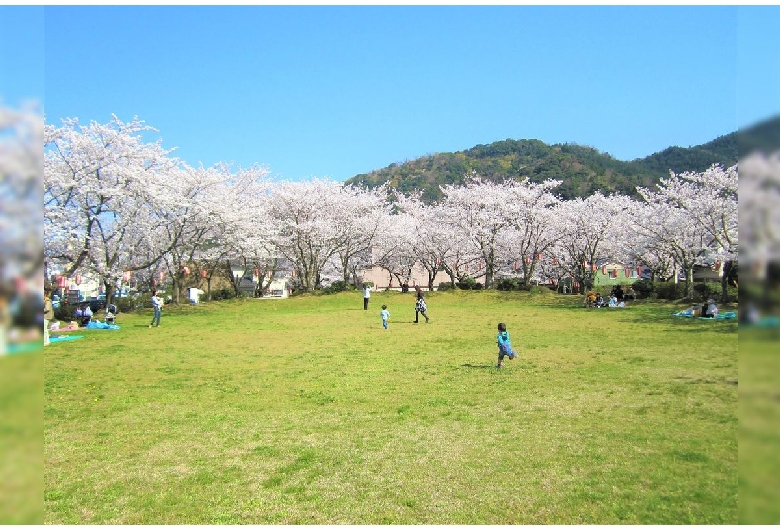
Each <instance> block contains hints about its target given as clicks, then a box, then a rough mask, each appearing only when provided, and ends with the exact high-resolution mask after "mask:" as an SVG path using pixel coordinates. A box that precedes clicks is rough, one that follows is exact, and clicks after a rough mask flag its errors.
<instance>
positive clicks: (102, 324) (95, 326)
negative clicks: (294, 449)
mask: <svg viewBox="0 0 780 530" xmlns="http://www.w3.org/2000/svg"><path fill="white" fill-rule="evenodd" d="M84 327H85V328H86V329H119V326H117V325H116V324H106V323H105V322H100V321H99V320H98V321H94V320H93V321H91V322H90V323H89V324H87V325H86V326H84Z"/></svg>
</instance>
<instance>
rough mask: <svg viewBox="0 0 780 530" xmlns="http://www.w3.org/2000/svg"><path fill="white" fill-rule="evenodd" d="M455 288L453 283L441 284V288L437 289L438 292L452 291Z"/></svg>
mask: <svg viewBox="0 0 780 530" xmlns="http://www.w3.org/2000/svg"><path fill="white" fill-rule="evenodd" d="M454 288H455V287H454V286H453V285H452V283H451V282H441V283H440V284H439V286H438V287H437V288H436V290H437V291H449V290H450V289H454Z"/></svg>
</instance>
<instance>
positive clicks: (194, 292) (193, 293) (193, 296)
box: [190, 287, 204, 305]
mask: <svg viewBox="0 0 780 530" xmlns="http://www.w3.org/2000/svg"><path fill="white" fill-rule="evenodd" d="M202 294H204V292H203V291H202V290H200V289H198V288H197V287H190V302H192V304H193V305H194V304H197V303H198V301H199V300H200V295H202Z"/></svg>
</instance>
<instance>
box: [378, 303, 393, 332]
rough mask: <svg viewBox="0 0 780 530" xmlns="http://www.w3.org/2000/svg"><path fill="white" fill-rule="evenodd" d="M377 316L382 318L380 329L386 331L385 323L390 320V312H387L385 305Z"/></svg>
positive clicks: (386, 324) (386, 325)
mask: <svg viewBox="0 0 780 530" xmlns="http://www.w3.org/2000/svg"><path fill="white" fill-rule="evenodd" d="M379 315H380V316H381V317H382V327H383V328H385V329H388V326H389V324H388V323H387V321H388V320H390V312H389V311H388V310H387V306H386V305H383V306H382V310H381V311H380V312H379Z"/></svg>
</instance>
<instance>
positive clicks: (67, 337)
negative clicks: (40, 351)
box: [49, 335, 84, 342]
mask: <svg viewBox="0 0 780 530" xmlns="http://www.w3.org/2000/svg"><path fill="white" fill-rule="evenodd" d="M83 338H84V335H63V336H62V337H51V338H49V342H67V341H69V340H78V339H83Z"/></svg>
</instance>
